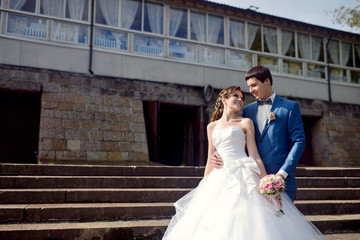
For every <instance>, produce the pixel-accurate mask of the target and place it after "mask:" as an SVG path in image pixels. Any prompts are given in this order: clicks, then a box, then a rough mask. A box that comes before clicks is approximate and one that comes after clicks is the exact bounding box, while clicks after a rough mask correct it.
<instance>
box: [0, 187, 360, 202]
mask: <svg viewBox="0 0 360 240" xmlns="http://www.w3.org/2000/svg"><path fill="white" fill-rule="evenodd" d="M190 190H191V188H52V189H0V204H11V203H13V204H16V203H28V204H31V203H97V202H105V203H111V202H123V203H124V202H173V201H176V200H177V199H179V198H180V197H182V196H183V195H185V194H186V193H188V192H189V191H190ZM295 199H296V200H343V199H347V200H358V199H360V188H298V190H297V191H296V195H295Z"/></svg>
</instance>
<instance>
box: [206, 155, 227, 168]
mask: <svg viewBox="0 0 360 240" xmlns="http://www.w3.org/2000/svg"><path fill="white" fill-rule="evenodd" d="M209 160H210V163H211V165H212V166H213V167H214V168H217V169H221V168H223V166H224V161H223V160H222V158H221V157H220V155H219V153H218V152H216V151H215V152H214V153H213V154H212V155H211V156H210V158H209Z"/></svg>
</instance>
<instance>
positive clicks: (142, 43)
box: [134, 35, 164, 56]
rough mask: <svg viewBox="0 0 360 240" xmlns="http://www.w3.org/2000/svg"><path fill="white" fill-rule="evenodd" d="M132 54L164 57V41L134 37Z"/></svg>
mask: <svg viewBox="0 0 360 240" xmlns="http://www.w3.org/2000/svg"><path fill="white" fill-rule="evenodd" d="M134 52H141V53H146V54H151V55H158V56H164V40H163V39H160V38H153V37H147V36H140V35H134Z"/></svg>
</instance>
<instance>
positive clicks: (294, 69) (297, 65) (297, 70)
mask: <svg viewBox="0 0 360 240" xmlns="http://www.w3.org/2000/svg"><path fill="white" fill-rule="evenodd" d="M283 73H287V74H292V75H299V76H302V74H303V70H302V63H301V62H295V61H288V60H285V59H284V60H283Z"/></svg>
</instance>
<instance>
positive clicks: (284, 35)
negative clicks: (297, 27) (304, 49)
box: [281, 30, 295, 57]
mask: <svg viewBox="0 0 360 240" xmlns="http://www.w3.org/2000/svg"><path fill="white" fill-rule="evenodd" d="M281 53H282V55H284V56H288V57H295V34H294V32H290V31H284V30H283V31H281Z"/></svg>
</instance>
